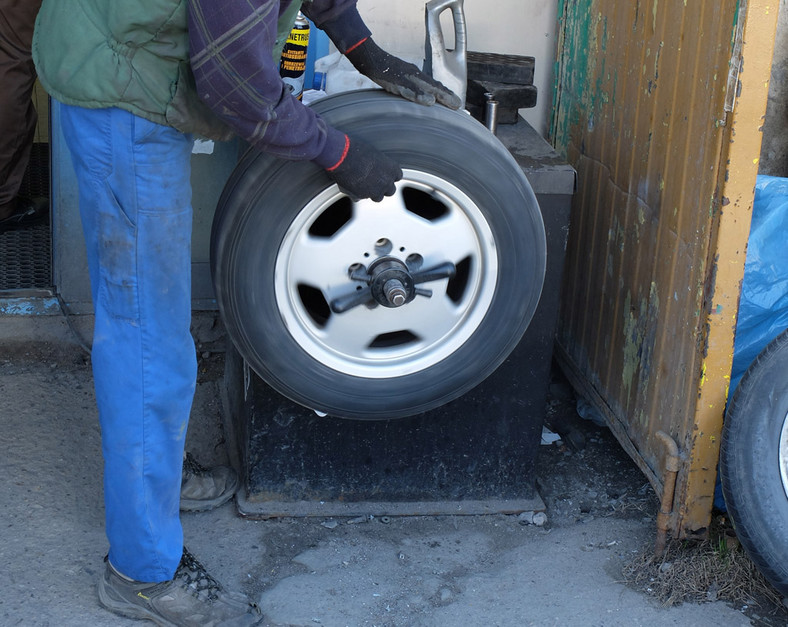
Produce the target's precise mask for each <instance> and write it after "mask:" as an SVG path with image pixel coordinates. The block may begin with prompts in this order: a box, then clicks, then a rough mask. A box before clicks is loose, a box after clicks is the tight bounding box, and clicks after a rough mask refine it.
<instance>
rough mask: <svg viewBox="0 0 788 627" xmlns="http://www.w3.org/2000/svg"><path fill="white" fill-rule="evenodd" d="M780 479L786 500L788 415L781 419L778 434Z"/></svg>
mask: <svg viewBox="0 0 788 627" xmlns="http://www.w3.org/2000/svg"><path fill="white" fill-rule="evenodd" d="M779 456H780V477H781V478H782V481H783V491H784V492H785V496H786V498H788V413H786V414H785V418H784V419H783V428H782V431H781V432H780V451H779Z"/></svg>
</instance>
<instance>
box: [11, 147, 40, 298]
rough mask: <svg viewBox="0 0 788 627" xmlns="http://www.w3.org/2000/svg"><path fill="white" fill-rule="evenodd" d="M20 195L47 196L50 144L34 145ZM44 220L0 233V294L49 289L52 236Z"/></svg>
mask: <svg viewBox="0 0 788 627" xmlns="http://www.w3.org/2000/svg"><path fill="white" fill-rule="evenodd" d="M19 195H20V196H27V197H38V196H44V197H49V144H44V143H38V144H33V153H32V155H31V158H30V164H29V166H28V168H27V172H26V173H25V178H24V179H23V180H22V186H21V187H20V189H19ZM49 223H50V220H49V219H47V220H45V221H43V222H42V223H40V224H36V225H33V226H29V227H26V228H22V229H16V230H13V231H6V232H5V233H0V291H5V290H24V289H46V288H49V287H51V286H52V236H51V233H52V231H51V229H50V226H49Z"/></svg>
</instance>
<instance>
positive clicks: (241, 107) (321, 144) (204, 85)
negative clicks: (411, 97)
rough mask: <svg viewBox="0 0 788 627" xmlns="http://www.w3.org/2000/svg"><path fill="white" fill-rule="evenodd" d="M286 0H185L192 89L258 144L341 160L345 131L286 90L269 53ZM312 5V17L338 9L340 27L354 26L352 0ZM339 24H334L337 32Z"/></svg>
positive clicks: (289, 155)
mask: <svg viewBox="0 0 788 627" xmlns="http://www.w3.org/2000/svg"><path fill="white" fill-rule="evenodd" d="M288 4H289V3H288V2H286V1H283V2H280V1H279V0H225V1H223V2H216V1H215V0H189V48H190V58H191V65H192V70H193V72H194V77H195V80H196V83H197V92H198V94H199V96H200V98H202V100H203V101H204V102H205V103H206V104H207V105H208V106H209V107H210V108H211V110H213V111H214V113H216V114H217V115H218V116H219V117H220V118H222V119H223V120H224V121H225V122H226V123H227V124H229V125H230V126H231V127H232V128H233V129H234V130H235V132H236V133H237V134H238V135H239V136H240V137H242V138H243V139H245V140H246V141H248V142H249V143H250V144H251V145H253V146H255V147H257V148H258V149H260V150H262V151H265V152H268V153H271V154H274V155H276V156H279V157H282V158H284V159H293V160H311V161H315V162H316V163H317V164H318V165H320V166H322V167H330V166H332V165H333V164H335V163H336V162H337V161H338V160H339V159H340V158H341V155H342V151H343V150H344V146H345V135H344V133H342V132H340V131H338V130H336V129H334V128H332V127H331V126H329V125H328V124H326V123H325V121H324V120H323V119H322V118H320V117H319V116H318V115H317V114H315V113H314V112H313V111H312V110H311V109H310V108H309V107H306V106H304V105H303V104H302V103H301V102H299V101H298V100H297V99H296V98H294V97H293V96H292V95H291V94H290V91H289V90H288V89H286V88H285V85H284V83H283V82H282V80H281V78H280V76H279V67H278V65H277V64H276V63H275V62H274V60H273V57H272V50H273V48H274V43H275V40H276V35H277V32H276V31H277V22H278V20H279V14H280V11H284V9H285V8H287V6H288ZM315 4H316V5H317V6H316V7H314V8H315V9H317V11H316V16H317V17H318V19H321V20H323V21H328V22H337V21H338V22H340V23H342V21H343V20H342V18H343V14H344V13H348V14H349V15H350V16H351V20H350V21H349V22H348V24H347V26H349V27H350V30H351V31H352V30H354V29H356V28H358V26H357V25H354V24H355V20H354V15H357V14H358V13H357V11H356V8H355V0H335V1H332V0H317V1H316V2H315ZM310 8H312V7H310ZM359 21H360V18H359ZM361 24H362V26H363V22H362V23H361ZM364 28H365V27H364ZM346 30H347V27H345V28H344V29H343V28H340V32H341V33H344V32H345V31H346ZM327 32H328V34H329V36H331V32H330V31H327ZM342 36H346V35H342ZM363 36H364V33H363V32H362V33H361V37H363ZM350 38H351V39H352V38H353V36H352V35H351V36H350Z"/></svg>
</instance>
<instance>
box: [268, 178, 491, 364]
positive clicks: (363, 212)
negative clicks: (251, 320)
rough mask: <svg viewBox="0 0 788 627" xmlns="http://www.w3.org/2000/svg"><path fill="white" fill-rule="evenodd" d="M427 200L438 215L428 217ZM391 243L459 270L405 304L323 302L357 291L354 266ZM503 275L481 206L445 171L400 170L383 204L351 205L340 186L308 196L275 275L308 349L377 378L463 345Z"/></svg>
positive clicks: (403, 253)
mask: <svg viewBox="0 0 788 627" xmlns="http://www.w3.org/2000/svg"><path fill="white" fill-rule="evenodd" d="M414 198H415V201H414ZM425 202H426V204H429V205H430V206H431V207H433V208H437V213H438V214H439V215H434V214H429V215H427V214H425V213H424V212H423V211H422V209H421V207H422V205H424V204H425ZM348 206H350V207H352V209H351V210H350V216H349V217H348V218H347V220H346V221H345V222H343V223H342V226H341V227H340V228H338V229H336V230H334V228H335V227H334V226H332V227H330V228H329V229H328V232H327V233H326V232H318V234H316V225H318V224H321V223H322V222H331V220H327V219H326V217H325V216H331V215H332V214H333V213H339V211H338V209H337V207H344V208H345V211H347V207H348ZM319 220H322V222H319ZM334 222H337V220H334ZM380 242H386V243H388V245H387V246H385V249H383V250H382V249H381V247H376V244H379V243H380ZM386 250H388V252H387V253H386V254H387V255H388V256H389V257H394V258H396V259H399V260H400V261H403V262H405V261H406V260H408V259H412V258H414V256H418V258H420V259H421V260H422V262H421V265H422V267H424V268H428V267H431V266H434V265H437V264H439V263H443V262H447V261H450V262H452V263H454V264H456V265H458V267H462V268H463V272H462V277H461V278H458V279H451V280H450V279H439V280H436V281H431V282H429V283H425V284H424V285H423V287H425V288H428V289H429V290H431V291H432V296H431V297H425V296H416V297H415V299H413V300H412V301H411V302H409V303H407V304H405V305H403V306H401V307H397V308H388V307H384V306H381V305H378V306H375V307H369V306H366V305H360V306H356V307H354V308H352V309H350V310H349V311H346V312H344V313H341V314H335V313H333V312H330V311H329V310H328V309H327V303H330V302H331V301H332V299H334V298H337V297H340V296H343V295H346V294H348V293H349V292H351V291H353V290H355V289H358V286H357V285H356V284H355V283H354V282H353V281H352V280H351V279H350V278H349V272H348V269H349V268H350V267H351V266H352V265H353V264H363V265H365V266H366V265H368V264H370V263H371V262H372V261H374V259H376V258H377V257H380V256H382V254H383V253H385V252H386ZM497 277H498V254H497V250H496V245H495V240H494V238H493V234H492V230H491V229H490V226H489V224H488V223H487V220H486V219H485V217H484V215H483V213H482V212H481V210H480V209H479V207H478V206H476V204H475V203H474V202H473V201H472V200H471V199H470V198H469V197H468V196H467V195H466V194H464V193H463V192H462V191H461V190H460V189H458V188H457V187H456V186H455V185H453V184H452V183H450V182H448V181H446V180H444V179H442V178H439V177H436V176H434V175H431V174H428V173H425V172H420V171H415V170H404V176H403V179H402V181H400V182H399V183H398V184H397V193H396V194H395V195H394V196H391V197H387V198H385V199H384V200H383V201H382V202H380V203H375V202H372V201H370V200H363V201H360V202H353V203H350V201H349V199H347V197H346V196H345V195H344V194H342V193H341V192H340V191H339V189H338V188H337V187H336V186H335V185H334V186H332V187H329V188H328V189H326V190H324V191H323V192H321V193H320V194H318V195H317V196H316V197H315V198H313V199H312V200H311V201H310V202H309V203H307V205H306V206H305V207H304V208H303V209H302V210H301V211H300V212H299V213H298V215H297V216H296V217H295V219H294V220H293V222H292V223H291V224H290V227H289V229H288V231H287V233H286V234H285V237H284V239H283V241H282V244H281V246H280V248H279V251H278V253H277V259H276V270H275V278H274V282H275V294H276V300H277V307H278V310H279V312H280V315H281V316H282V319H283V321H284V323H285V325H286V327H287V329H288V331H289V333H290V334H291V335H292V337H293V339H294V340H295V341H296V342H297V343H298V345H299V346H300V347H301V348H302V349H303V350H305V351H306V352H307V353H308V354H309V355H311V356H312V357H313V358H314V359H316V360H317V361H318V362H320V363H321V364H323V365H325V366H326V367H328V368H331V369H332V370H335V371H339V372H342V373H346V374H348V375H352V376H357V377H365V378H371V379H378V378H392V377H398V376H405V375H408V374H413V373H415V372H419V371H422V370H424V369H426V368H429V367H431V366H433V365H435V364H437V363H439V362H440V361H442V360H443V359H445V358H446V357H448V356H449V355H451V354H452V353H454V352H455V351H457V349H459V348H460V347H461V346H462V345H464V344H465V343H466V342H467V341H468V339H469V338H470V337H471V336H472V335H473V333H474V332H475V331H476V329H477V328H478V327H479V325H480V324H481V322H482V320H483V319H484V316H485V314H486V313H487V310H488V309H489V307H490V304H491V303H492V300H493V296H494V294H495V288H496V283H497ZM458 367H461V364H458Z"/></svg>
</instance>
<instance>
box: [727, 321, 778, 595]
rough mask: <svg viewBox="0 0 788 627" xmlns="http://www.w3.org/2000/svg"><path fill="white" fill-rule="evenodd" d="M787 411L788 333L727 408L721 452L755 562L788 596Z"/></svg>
mask: <svg viewBox="0 0 788 627" xmlns="http://www.w3.org/2000/svg"><path fill="white" fill-rule="evenodd" d="M786 413H788V331H786V332H784V333H783V334H782V335H780V336H779V337H778V338H776V339H775V340H774V341H773V342H772V343H771V344H770V345H769V346H767V348H766V349H764V351H763V352H762V353H761V355H760V356H759V357H758V358H757V359H756V360H755V361H754V362H753V364H752V365H751V366H750V368H749V369H748V371H747V372H746V373H745V375H744V377H742V380H741V382H740V384H739V387H738V389H737V390H736V393H735V394H734V398H733V400H732V402H731V405H730V407H729V409H728V412H727V414H726V419H725V426H724V429H723V440H722V447H721V451H720V474H721V479H722V487H723V494H724V496H725V502H726V506H727V508H728V513H729V514H730V516H731V518H732V520H733V522H734V525H735V528H736V532H737V535H738V536H739V538H740V540H741V542H742V545H743V546H744V548H745V549H746V551H747V553H748V554H749V555H750V557H751V558H752V560H753V561H754V562H755V563H756V565H758V567H759V568H760V569H761V571H762V572H763V573H764V574H765V575H766V577H767V578H768V579H769V580H770V581H771V582H772V584H773V585H775V587H777V588H778V589H780V591H781V592H782V593H783V594H788V496H786V493H785V489H784V487H783V483H782V479H781V475H780V465H779V463H780V462H779V445H780V436H781V431H782V428H783V423H784V421H785V419H786Z"/></svg>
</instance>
